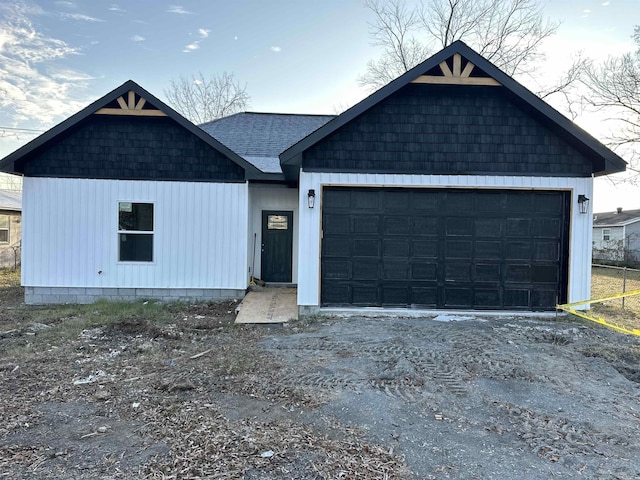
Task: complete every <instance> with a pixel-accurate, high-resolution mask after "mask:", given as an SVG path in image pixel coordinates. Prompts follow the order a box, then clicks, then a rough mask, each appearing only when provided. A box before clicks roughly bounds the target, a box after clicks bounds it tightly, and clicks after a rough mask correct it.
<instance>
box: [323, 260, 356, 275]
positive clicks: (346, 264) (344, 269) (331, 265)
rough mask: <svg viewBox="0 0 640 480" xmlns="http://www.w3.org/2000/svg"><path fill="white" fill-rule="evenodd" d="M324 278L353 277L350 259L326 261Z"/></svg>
mask: <svg viewBox="0 0 640 480" xmlns="http://www.w3.org/2000/svg"><path fill="white" fill-rule="evenodd" d="M323 274H324V278H326V279H327V280H348V279H350V278H351V262H350V261H349V260H327V261H325V262H324V269H323Z"/></svg>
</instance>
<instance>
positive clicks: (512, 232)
mask: <svg viewBox="0 0 640 480" xmlns="http://www.w3.org/2000/svg"><path fill="white" fill-rule="evenodd" d="M530 231H531V219H530V218H507V236H508V237H528V236H529V235H530Z"/></svg>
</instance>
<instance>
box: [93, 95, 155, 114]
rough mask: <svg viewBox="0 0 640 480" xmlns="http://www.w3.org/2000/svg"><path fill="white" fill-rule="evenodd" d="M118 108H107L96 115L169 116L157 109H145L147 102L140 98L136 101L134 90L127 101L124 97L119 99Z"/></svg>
mask: <svg viewBox="0 0 640 480" xmlns="http://www.w3.org/2000/svg"><path fill="white" fill-rule="evenodd" d="M116 100H117V102H118V106H119V107H120V108H115V107H105V108H101V109H99V110H97V111H96V112H95V113H96V115H132V116H137V117H166V116H167V115H166V114H165V113H164V112H163V111H162V110H158V109H157V108H146V109H145V108H143V107H144V106H145V104H146V103H147V101H146V100H145V99H144V98H142V97H141V96H138V98H137V99H136V93H135V92H134V91H133V90H129V91H128V92H127V99H126V100H125V98H124V95H121V96H119V97H118V98H117V99H116Z"/></svg>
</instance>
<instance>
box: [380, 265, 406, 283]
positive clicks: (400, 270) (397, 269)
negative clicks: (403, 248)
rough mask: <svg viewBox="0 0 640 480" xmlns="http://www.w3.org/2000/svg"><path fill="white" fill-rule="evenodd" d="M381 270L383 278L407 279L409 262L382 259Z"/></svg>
mask: <svg viewBox="0 0 640 480" xmlns="http://www.w3.org/2000/svg"><path fill="white" fill-rule="evenodd" d="M382 271H383V276H382V278H383V279H385V280H409V264H408V263H407V262H406V261H384V263H383V264H382Z"/></svg>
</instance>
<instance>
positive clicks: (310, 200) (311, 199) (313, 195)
mask: <svg viewBox="0 0 640 480" xmlns="http://www.w3.org/2000/svg"><path fill="white" fill-rule="evenodd" d="M307 202H308V204H309V208H313V207H314V206H315V204H316V191H315V190H314V189H313V188H312V189H311V190H309V193H308V194H307Z"/></svg>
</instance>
